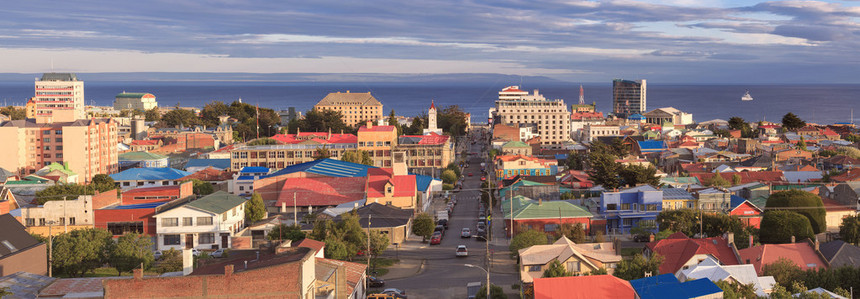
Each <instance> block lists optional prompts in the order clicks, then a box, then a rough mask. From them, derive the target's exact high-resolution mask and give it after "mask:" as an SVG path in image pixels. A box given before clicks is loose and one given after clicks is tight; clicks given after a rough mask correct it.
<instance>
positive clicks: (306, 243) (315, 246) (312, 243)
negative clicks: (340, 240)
mask: <svg viewBox="0 0 860 299" xmlns="http://www.w3.org/2000/svg"><path fill="white" fill-rule="evenodd" d="M293 247H307V248H310V249H311V250H313V251H314V252H316V253H319V252H320V250H322V249H323V248H324V247H325V242H320V241H317V240H313V239H309V238H304V239H302V240H301V241H299V242H298V243H296V245H294V246H293Z"/></svg>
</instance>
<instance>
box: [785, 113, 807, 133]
mask: <svg viewBox="0 0 860 299" xmlns="http://www.w3.org/2000/svg"><path fill="white" fill-rule="evenodd" d="M804 126H806V122H805V121H803V120H802V119H800V117H797V115H794V113H791V112H789V113H786V114H785V115H784V116H783V117H782V127H783V128H785V129H786V130H789V131H794V130H797V129H800V128H803V127H804Z"/></svg>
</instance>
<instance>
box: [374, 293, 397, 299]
mask: <svg viewBox="0 0 860 299" xmlns="http://www.w3.org/2000/svg"><path fill="white" fill-rule="evenodd" d="M396 298H397V297H395V296H394V295H392V294H370V295H367V299H396Z"/></svg>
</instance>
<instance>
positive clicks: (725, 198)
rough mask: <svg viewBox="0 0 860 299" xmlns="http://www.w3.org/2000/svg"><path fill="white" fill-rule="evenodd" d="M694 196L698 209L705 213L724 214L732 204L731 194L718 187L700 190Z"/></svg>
mask: <svg viewBox="0 0 860 299" xmlns="http://www.w3.org/2000/svg"><path fill="white" fill-rule="evenodd" d="M694 194H695V195H696V198H697V200H698V208H699V209H700V210H703V211H705V212H713V213H725V212H728V210H729V207H730V206H731V203H732V199H731V196H732V194H731V193H729V192H728V190H726V189H723V188H719V187H713V188H707V189H702V190H699V191H696V192H694Z"/></svg>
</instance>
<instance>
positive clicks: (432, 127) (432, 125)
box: [424, 100, 442, 135]
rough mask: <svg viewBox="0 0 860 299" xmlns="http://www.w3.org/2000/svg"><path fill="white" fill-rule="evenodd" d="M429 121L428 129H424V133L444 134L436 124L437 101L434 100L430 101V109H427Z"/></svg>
mask: <svg viewBox="0 0 860 299" xmlns="http://www.w3.org/2000/svg"><path fill="white" fill-rule="evenodd" d="M427 122H428V124H427V129H425V130H424V135H429V134H430V133H436V134H439V135H442V130H440V129H439V128H438V127H437V126H436V103H435V102H434V101H432V100H431V101H430V110H429V111H427Z"/></svg>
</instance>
